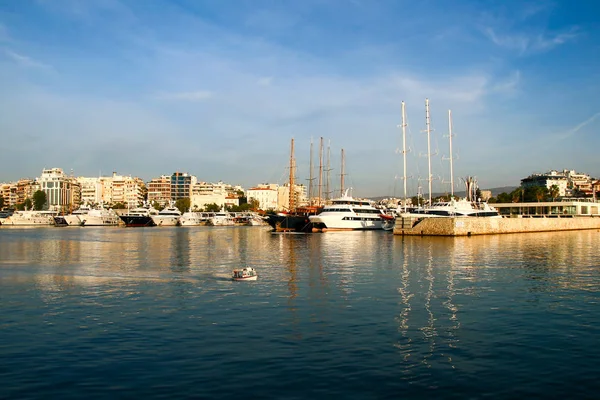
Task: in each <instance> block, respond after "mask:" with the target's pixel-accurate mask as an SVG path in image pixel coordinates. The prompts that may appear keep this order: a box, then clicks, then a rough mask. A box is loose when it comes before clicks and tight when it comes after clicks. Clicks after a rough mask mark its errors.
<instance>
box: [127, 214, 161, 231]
mask: <svg viewBox="0 0 600 400" xmlns="http://www.w3.org/2000/svg"><path fill="white" fill-rule="evenodd" d="M119 218H121V220H122V221H123V223H125V226H127V227H132V228H135V227H145V226H154V225H155V224H154V221H152V217H150V216H146V215H120V216H119Z"/></svg>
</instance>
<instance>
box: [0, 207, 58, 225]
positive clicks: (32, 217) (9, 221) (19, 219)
mask: <svg viewBox="0 0 600 400" xmlns="http://www.w3.org/2000/svg"><path fill="white" fill-rule="evenodd" d="M57 214H58V212H56V211H34V210H28V211H15V212H14V213H13V215H11V216H10V217H7V218H5V219H3V220H2V225H54V218H53V217H54V216H55V215H57Z"/></svg>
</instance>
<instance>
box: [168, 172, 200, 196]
mask: <svg viewBox="0 0 600 400" xmlns="http://www.w3.org/2000/svg"><path fill="white" fill-rule="evenodd" d="M197 181H198V180H197V179H196V177H195V176H193V175H189V174H187V173H184V172H175V173H174V174H173V175H171V199H173V200H179V199H183V198H186V197H188V198H189V197H191V196H192V187H193V186H194V185H195V184H196V182H197Z"/></svg>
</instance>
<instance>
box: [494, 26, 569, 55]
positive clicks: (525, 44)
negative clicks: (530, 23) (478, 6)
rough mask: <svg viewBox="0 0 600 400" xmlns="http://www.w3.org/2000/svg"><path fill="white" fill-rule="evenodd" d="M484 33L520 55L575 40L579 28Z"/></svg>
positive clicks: (537, 51) (538, 51)
mask: <svg viewBox="0 0 600 400" xmlns="http://www.w3.org/2000/svg"><path fill="white" fill-rule="evenodd" d="M483 33H484V34H485V35H486V36H487V37H488V38H489V39H490V40H491V41H492V42H493V43H494V44H496V45H497V46H500V47H503V48H506V49H509V50H516V51H517V52H518V53H519V54H522V55H523V54H528V53H540V52H545V51H550V50H552V49H553V48H555V47H557V46H560V45H562V44H565V43H567V42H570V41H573V40H575V39H576V38H577V37H578V35H579V28H578V27H576V26H574V27H571V28H570V29H568V30H566V31H562V32H559V33H553V34H547V33H536V34H527V33H505V34H499V33H497V32H496V30H495V29H493V28H491V27H487V28H484V29H483Z"/></svg>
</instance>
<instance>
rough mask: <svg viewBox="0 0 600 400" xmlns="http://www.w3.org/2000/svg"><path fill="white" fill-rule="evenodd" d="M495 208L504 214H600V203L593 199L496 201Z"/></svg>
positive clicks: (525, 215)
mask: <svg viewBox="0 0 600 400" xmlns="http://www.w3.org/2000/svg"><path fill="white" fill-rule="evenodd" d="M493 206H494V208H496V209H497V210H498V213H499V214H500V215H502V216H512V217H517V216H518V217H535V216H564V215H570V216H600V203H599V202H596V201H595V200H593V199H577V200H572V199H568V198H564V199H563V200H562V201H540V202H530V203H494V204H493Z"/></svg>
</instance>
